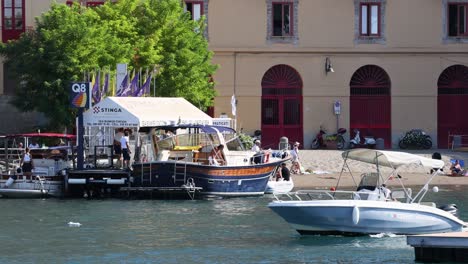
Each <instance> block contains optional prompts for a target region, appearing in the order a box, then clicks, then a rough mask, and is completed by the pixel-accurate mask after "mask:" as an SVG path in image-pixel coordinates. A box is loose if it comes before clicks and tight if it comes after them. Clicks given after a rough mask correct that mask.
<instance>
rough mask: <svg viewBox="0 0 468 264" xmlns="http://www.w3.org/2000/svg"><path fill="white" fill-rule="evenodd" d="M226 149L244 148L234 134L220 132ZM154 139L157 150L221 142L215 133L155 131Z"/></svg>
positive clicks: (196, 146) (189, 147) (205, 145)
mask: <svg viewBox="0 0 468 264" xmlns="http://www.w3.org/2000/svg"><path fill="white" fill-rule="evenodd" d="M185 132H186V131H185ZM222 134H223V137H224V140H225V143H226V147H227V148H228V150H244V148H243V145H242V142H241V141H240V140H239V138H238V137H237V135H236V134H233V133H222ZM153 135H154V139H155V140H154V141H155V145H156V147H157V149H158V151H161V150H199V149H201V148H203V147H208V146H210V147H211V146H217V145H219V144H221V141H220V139H219V138H218V135H217V134H215V133H188V134H177V135H174V134H172V135H171V136H165V135H164V134H161V133H159V132H155V133H154V134H153Z"/></svg>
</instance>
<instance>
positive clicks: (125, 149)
mask: <svg viewBox="0 0 468 264" xmlns="http://www.w3.org/2000/svg"><path fill="white" fill-rule="evenodd" d="M129 141H130V139H129V137H128V131H125V133H124V136H123V137H122V138H121V139H120V147H121V148H122V156H123V166H124V168H129V169H130V154H131V153H132V152H131V151H130V145H129Z"/></svg>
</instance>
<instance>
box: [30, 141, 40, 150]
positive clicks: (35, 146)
mask: <svg viewBox="0 0 468 264" xmlns="http://www.w3.org/2000/svg"><path fill="white" fill-rule="evenodd" d="M28 147H29V149H36V148H40V146H39V144H37V142H36V141H35V140H33V141H32V142H31V144H29V146H28Z"/></svg>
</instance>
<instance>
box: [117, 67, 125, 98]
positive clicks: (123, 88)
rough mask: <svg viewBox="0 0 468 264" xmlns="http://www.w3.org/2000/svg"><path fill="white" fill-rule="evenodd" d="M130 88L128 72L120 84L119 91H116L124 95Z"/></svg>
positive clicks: (119, 94) (118, 94)
mask: <svg viewBox="0 0 468 264" xmlns="http://www.w3.org/2000/svg"><path fill="white" fill-rule="evenodd" d="M127 88H128V73H127V75H125V77H124V79H123V80H122V83H121V84H120V86H119V88H118V89H117V92H116V93H115V95H116V96H122V93H123V92H124V91H125V90H126V89H127Z"/></svg>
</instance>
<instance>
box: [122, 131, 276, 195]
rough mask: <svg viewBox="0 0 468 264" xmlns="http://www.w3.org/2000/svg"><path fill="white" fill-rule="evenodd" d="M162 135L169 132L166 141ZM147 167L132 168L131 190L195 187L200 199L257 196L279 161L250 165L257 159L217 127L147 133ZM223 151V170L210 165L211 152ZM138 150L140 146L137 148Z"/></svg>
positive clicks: (138, 164) (230, 133) (233, 135)
mask: <svg viewBox="0 0 468 264" xmlns="http://www.w3.org/2000/svg"><path fill="white" fill-rule="evenodd" d="M161 131H170V133H169V134H171V135H172V136H165V135H164V133H162V132H161ZM145 132H148V135H149V138H150V142H151V143H150V144H149V146H145V149H146V150H147V151H148V150H151V152H152V153H151V154H152V155H150V156H152V157H150V156H148V157H147V158H150V161H140V162H136V163H135V164H133V167H132V168H133V173H132V177H133V179H132V181H131V182H132V186H141V187H159V188H167V187H186V186H191V187H196V188H201V190H200V193H201V194H202V195H215V196H260V195H263V194H264V192H265V190H266V186H267V183H268V180H269V179H270V177H271V176H272V175H275V173H276V170H277V169H278V167H279V165H280V164H281V163H282V162H284V161H285V159H280V158H268V157H263V156H261V158H260V159H261V160H263V162H262V163H258V164H255V163H253V161H254V160H255V159H254V156H255V155H258V153H255V152H253V151H250V150H245V149H244V147H243V144H242V142H241V141H240V139H239V138H238V137H237V135H236V133H235V131H234V130H233V129H231V128H228V127H220V126H200V125H184V126H162V127H154V128H151V129H148V131H145ZM220 144H222V145H224V146H225V148H224V155H225V158H226V165H221V166H220V165H210V163H209V160H210V158H209V156H210V153H211V151H212V150H213V148H214V147H217V146H219V145H220ZM140 148H141V146H140Z"/></svg>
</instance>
